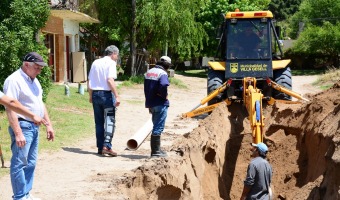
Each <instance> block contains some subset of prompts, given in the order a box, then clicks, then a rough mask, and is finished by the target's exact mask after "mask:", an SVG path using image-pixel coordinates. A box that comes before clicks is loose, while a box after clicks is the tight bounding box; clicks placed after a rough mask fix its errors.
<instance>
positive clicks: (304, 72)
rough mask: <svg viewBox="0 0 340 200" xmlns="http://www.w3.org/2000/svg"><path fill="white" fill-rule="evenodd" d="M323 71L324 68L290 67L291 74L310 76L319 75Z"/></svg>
mask: <svg viewBox="0 0 340 200" xmlns="http://www.w3.org/2000/svg"><path fill="white" fill-rule="evenodd" d="M323 73H325V70H312V69H311V70H309V69H308V70H300V69H297V70H296V69H292V74H293V76H311V75H320V74H323Z"/></svg>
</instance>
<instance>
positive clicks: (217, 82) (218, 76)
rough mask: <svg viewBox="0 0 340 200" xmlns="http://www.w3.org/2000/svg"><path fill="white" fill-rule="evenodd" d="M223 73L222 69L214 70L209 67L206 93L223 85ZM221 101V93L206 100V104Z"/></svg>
mask: <svg viewBox="0 0 340 200" xmlns="http://www.w3.org/2000/svg"><path fill="white" fill-rule="evenodd" d="M224 73H225V72H224V71H216V70H213V69H211V68H209V69H208V82H207V88H208V91H207V94H208V95H209V94H210V93H211V92H213V91H214V90H216V89H217V88H219V87H220V86H222V85H223V83H224V81H225V78H224ZM221 101H222V94H219V95H217V96H216V97H215V98H213V99H212V100H210V101H209V102H208V106H209V105H212V104H215V103H218V102H221Z"/></svg>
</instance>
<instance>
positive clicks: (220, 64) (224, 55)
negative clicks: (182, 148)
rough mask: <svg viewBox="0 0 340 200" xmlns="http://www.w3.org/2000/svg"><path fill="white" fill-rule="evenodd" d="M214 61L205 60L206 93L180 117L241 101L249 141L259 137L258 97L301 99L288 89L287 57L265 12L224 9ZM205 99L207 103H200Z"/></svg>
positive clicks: (271, 100) (271, 101)
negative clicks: (248, 127) (206, 70)
mask: <svg viewBox="0 0 340 200" xmlns="http://www.w3.org/2000/svg"><path fill="white" fill-rule="evenodd" d="M221 27H222V28H221V30H222V31H221V32H222V33H221V37H220V42H219V47H218V53H217V55H216V56H215V60H216V61H212V62H208V64H209V69H208V82H207V93H208V96H207V97H205V98H204V99H202V100H201V102H200V103H199V104H198V105H197V106H196V107H194V108H193V109H192V110H191V111H190V112H187V113H184V114H183V115H182V116H183V117H195V116H198V115H201V114H204V113H208V112H211V111H212V110H214V108H215V107H217V106H218V104H219V103H221V102H226V103H227V105H231V104H232V103H233V102H241V103H243V104H244V106H245V107H246V109H247V111H248V114H249V121H250V126H251V130H252V135H253V142H254V143H259V142H262V141H263V135H264V117H263V113H262V102H263V101H267V103H268V104H269V105H272V104H274V102H275V101H282V102H285V103H298V102H292V101H291V100H292V97H295V98H296V99H298V100H306V101H308V100H307V99H305V98H303V97H302V96H301V95H299V94H297V93H295V92H293V91H292V90H291V89H292V76H291V71H290V68H289V66H288V64H289V63H290V60H289V59H282V57H283V52H282V48H281V43H280V40H279V37H278V35H277V33H276V29H275V26H274V23H273V14H272V13H271V12H270V11H248V12H240V11H238V10H236V11H235V12H228V13H227V14H226V15H225V16H224V23H223V25H222V26H221ZM205 104H207V105H208V106H206V107H203V106H204V105H205Z"/></svg>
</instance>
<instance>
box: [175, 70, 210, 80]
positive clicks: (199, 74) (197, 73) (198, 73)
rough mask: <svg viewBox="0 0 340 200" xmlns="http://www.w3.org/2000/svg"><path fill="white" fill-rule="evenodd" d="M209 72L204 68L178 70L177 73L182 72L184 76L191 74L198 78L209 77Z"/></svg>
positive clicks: (190, 75)
mask: <svg viewBox="0 0 340 200" xmlns="http://www.w3.org/2000/svg"><path fill="white" fill-rule="evenodd" d="M207 73H208V72H207V71H206V70H204V69H194V70H185V71H176V74H180V75H183V76H189V77H198V78H207Z"/></svg>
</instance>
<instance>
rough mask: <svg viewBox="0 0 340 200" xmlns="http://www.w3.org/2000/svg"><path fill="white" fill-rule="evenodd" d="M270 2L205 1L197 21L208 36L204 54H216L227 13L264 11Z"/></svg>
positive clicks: (245, 0)
mask: <svg viewBox="0 0 340 200" xmlns="http://www.w3.org/2000/svg"><path fill="white" fill-rule="evenodd" d="M269 2H270V0H264V1H261V0H253V1H251V0H236V1H233V0H210V1H205V4H203V6H201V11H200V12H199V13H198V17H197V20H198V22H200V23H202V24H203V28H204V30H205V31H206V33H207V34H208V40H207V42H206V43H205V44H204V50H203V54H204V55H208V56H213V55H214V53H215V52H216V48H217V45H218V44H217V43H218V40H217V39H216V37H218V36H219V34H220V32H219V27H220V25H221V24H222V23H223V21H224V15H225V14H226V12H229V11H235V9H237V8H238V9H239V10H241V11H255V10H264V9H265V8H267V7H268V4H269Z"/></svg>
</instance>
